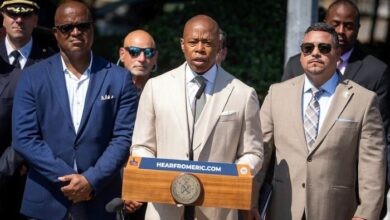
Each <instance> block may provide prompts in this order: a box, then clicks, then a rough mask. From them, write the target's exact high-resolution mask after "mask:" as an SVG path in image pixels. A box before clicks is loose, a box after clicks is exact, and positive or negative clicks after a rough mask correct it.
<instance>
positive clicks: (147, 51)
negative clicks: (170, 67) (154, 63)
mask: <svg viewBox="0 0 390 220" xmlns="http://www.w3.org/2000/svg"><path fill="white" fill-rule="evenodd" d="M125 49H126V50H127V52H129V54H130V56H131V57H133V58H137V57H138V56H139V55H140V54H141V52H144V55H145V57H146V58H152V57H153V56H154V54H155V53H156V49H154V48H140V47H125Z"/></svg>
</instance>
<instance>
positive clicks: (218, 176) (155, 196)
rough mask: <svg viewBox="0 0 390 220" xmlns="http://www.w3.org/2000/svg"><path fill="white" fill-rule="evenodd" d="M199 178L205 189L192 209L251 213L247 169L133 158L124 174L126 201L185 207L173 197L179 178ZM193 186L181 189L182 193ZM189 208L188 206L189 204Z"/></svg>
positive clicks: (224, 165)
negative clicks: (225, 209)
mask: <svg viewBox="0 0 390 220" xmlns="http://www.w3.org/2000/svg"><path fill="white" fill-rule="evenodd" d="M183 173H185V174H190V175H192V176H195V177H196V178H197V179H198V181H199V183H200V185H201V188H202V192H201V194H200V196H199V197H198V199H196V201H195V202H193V203H191V204H190V205H194V206H208V207H220V208H231V209H241V210H250V209H251V207H252V202H253V201H252V200H253V198H252V187H253V186H252V177H251V175H250V168H249V166H247V165H240V164H227V163H211V162H200V161H185V160H169V159H158V158H141V157H130V158H129V160H128V162H127V164H126V167H125V168H124V174H123V186H122V199H124V200H135V201H142V202H157V203H166V204H173V205H175V204H181V203H179V202H177V199H175V198H174V197H173V196H172V188H171V187H172V184H173V182H175V180H177V178H178V176H180V175H183ZM180 187H184V188H183V189H184V190H179V191H180V193H181V192H183V191H184V192H185V189H186V187H187V188H191V187H192V185H190V186H185V185H184V186H181V185H179V186H177V185H175V187H174V188H178V189H180ZM187 205H188V204H187Z"/></svg>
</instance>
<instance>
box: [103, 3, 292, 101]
mask: <svg viewBox="0 0 390 220" xmlns="http://www.w3.org/2000/svg"><path fill="white" fill-rule="evenodd" d="M197 14H206V15H209V16H211V17H212V18H214V19H215V20H216V21H217V22H218V23H219V25H220V27H221V28H222V29H223V30H224V31H225V32H226V33H227V36H228V57H227V60H226V61H225V62H224V63H223V64H222V66H223V67H224V68H225V69H226V70H227V71H228V72H230V73H232V74H233V75H235V76H236V77H237V78H239V79H241V80H242V81H244V82H245V83H247V84H248V85H250V86H252V87H254V88H255V89H256V90H257V92H258V93H259V94H260V97H263V95H264V94H265V93H266V92H267V90H268V87H269V85H270V84H271V83H274V82H277V81H279V80H280V77H281V74H282V70H283V54H284V36H285V20H286V1H284V0H272V1H260V0H252V1H226V0H197V1H183V3H180V2H179V3H169V4H165V7H164V10H161V12H160V13H159V14H157V15H156V16H155V19H153V20H152V21H150V22H148V23H147V24H144V25H142V26H141V28H144V29H145V30H147V31H149V32H150V33H151V34H152V36H153V37H154V38H155V40H156V42H157V45H158V46H157V47H158V50H159V58H158V72H159V73H160V74H161V73H163V72H165V71H168V70H170V69H173V68H175V67H177V66H179V65H180V64H182V63H183V62H184V56H183V54H182V51H181V49H180V38H181V36H182V32H183V28H184V24H185V22H186V21H187V20H188V19H189V18H191V17H192V16H194V15H197ZM123 37H124V36H122V38H123ZM100 41H104V42H100V43H102V44H103V45H107V44H110V42H112V41H107V39H103V40H102V39H100ZM100 43H99V44H100ZM118 47H119V45H118V46H117V47H116V51H117V48H118ZM108 48H110V47H106V49H108ZM111 48H112V47H111ZM116 51H115V52H114V53H112V54H115V56H116V57H117V52H116ZM105 53H109V52H108V51H106V52H105Z"/></svg>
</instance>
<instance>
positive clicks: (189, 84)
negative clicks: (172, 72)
mask: <svg viewBox="0 0 390 220" xmlns="http://www.w3.org/2000/svg"><path fill="white" fill-rule="evenodd" d="M217 68H218V67H217V65H214V66H212V67H211V68H210V69H209V70H208V71H207V72H205V73H204V74H203V75H202V76H203V77H204V78H205V79H206V80H207V81H206V88H205V90H204V92H205V94H206V101H207V100H208V99H209V98H210V96H211V95H212V93H213V89H214V82H215V78H216V77H217ZM185 74H186V75H185V79H186V88H187V94H188V96H187V98H188V100H189V103H191V104H192V103H193V102H194V99H195V95H196V92H197V91H198V89H199V85H198V84H197V83H196V82H195V81H194V80H193V79H194V78H195V77H196V76H198V74H197V73H195V72H194V71H192V69H191V68H190V67H189V65H188V64H187V65H186V73H185Z"/></svg>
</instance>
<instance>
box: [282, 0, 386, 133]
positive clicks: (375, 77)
mask: <svg viewBox="0 0 390 220" xmlns="http://www.w3.org/2000/svg"><path fill="white" fill-rule="evenodd" d="M324 22H325V23H327V24H329V25H331V26H333V27H334V28H335V30H336V32H337V34H338V37H339V42H340V48H341V60H342V61H341V60H340V61H339V64H338V69H339V70H340V72H341V74H342V75H343V78H344V79H350V80H353V81H354V82H356V83H358V84H359V85H361V86H363V87H365V88H366V89H369V90H371V91H374V92H376V94H377V95H378V98H379V105H380V112H381V115H382V119H383V122H384V125H385V130H386V131H387V130H388V129H389V115H390V105H389V102H390V96H389V85H390V71H389V68H388V66H387V65H386V64H385V63H383V62H382V61H380V60H379V59H377V58H375V57H374V56H372V55H369V54H366V53H365V52H363V51H362V50H360V49H359V48H358V47H356V42H357V36H358V33H359V28H360V13H359V9H358V8H357V6H356V5H355V3H353V2H352V1H350V0H337V1H335V2H333V3H332V4H331V5H330V6H329V8H328V10H327V14H326V17H325V20H324ZM303 72H304V71H303V69H302V65H301V64H300V62H299V54H297V55H295V56H293V57H291V58H290V59H289V60H288V62H287V65H286V67H285V69H284V73H283V77H282V81H285V80H288V79H291V78H293V77H295V76H298V75H301V74H303Z"/></svg>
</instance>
